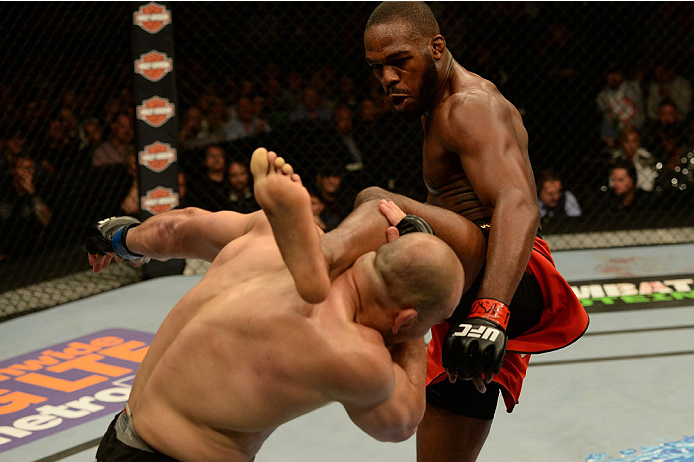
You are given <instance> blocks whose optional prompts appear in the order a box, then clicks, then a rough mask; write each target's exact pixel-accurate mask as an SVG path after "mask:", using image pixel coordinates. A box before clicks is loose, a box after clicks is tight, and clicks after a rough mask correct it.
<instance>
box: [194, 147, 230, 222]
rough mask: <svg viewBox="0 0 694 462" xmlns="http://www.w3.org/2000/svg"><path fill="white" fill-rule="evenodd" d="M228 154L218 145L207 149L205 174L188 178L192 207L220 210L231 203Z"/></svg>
mask: <svg viewBox="0 0 694 462" xmlns="http://www.w3.org/2000/svg"><path fill="white" fill-rule="evenodd" d="M226 163H227V161H226V155H225V153H224V150H223V149H222V148H221V147H219V146H217V145H212V146H209V147H208V148H207V149H206V150H205V160H204V166H205V174H204V176H203V177H202V178H195V177H190V178H188V180H189V181H188V185H187V186H188V200H189V204H190V205H191V206H192V207H199V208H201V209H205V210H209V211H211V212H218V211H220V210H227V209H228V205H229V183H228V182H227V180H226V175H227V169H226Z"/></svg>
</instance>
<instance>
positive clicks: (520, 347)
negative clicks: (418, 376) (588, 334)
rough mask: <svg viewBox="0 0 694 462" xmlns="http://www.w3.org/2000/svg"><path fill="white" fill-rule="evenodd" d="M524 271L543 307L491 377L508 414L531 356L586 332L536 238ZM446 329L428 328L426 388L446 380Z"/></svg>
mask: <svg viewBox="0 0 694 462" xmlns="http://www.w3.org/2000/svg"><path fill="white" fill-rule="evenodd" d="M525 271H526V273H530V274H531V275H532V276H534V277H535V279H536V280H537V282H538V284H539V286H540V291H541V292H542V299H543V305H544V307H543V310H542V316H541V318H540V322H539V323H538V324H536V325H535V326H533V327H531V328H530V329H528V330H527V331H525V332H523V333H522V334H520V335H518V336H517V337H515V338H511V339H509V340H508V346H507V349H506V356H505V358H504V362H503V364H502V365H501V371H500V372H499V373H498V374H496V375H495V376H494V379H493V381H494V382H496V383H498V384H499V385H501V394H502V396H503V397H504V403H505V404H506V410H507V411H508V412H511V411H512V410H513V408H514V406H515V405H516V404H518V398H519V397H520V392H521V387H522V386H523V379H524V378H525V374H526V372H527V369H528V363H529V362H530V356H531V353H547V352H549V351H554V350H558V349H560V348H564V347H565V346H568V345H570V344H572V343H573V342H575V341H576V340H578V339H579V338H580V337H581V336H582V335H583V334H584V333H585V331H586V329H588V321H589V320H588V314H587V313H586V311H585V309H584V308H583V306H582V305H581V303H580V302H579V301H578V298H577V297H576V294H574V292H573V290H572V289H571V286H569V284H568V283H567V282H566V280H565V279H564V278H563V277H562V275H561V274H559V271H557V269H556V267H555V266H554V260H553V259H552V254H551V253H550V250H549V246H548V245H547V243H546V242H545V241H544V240H543V239H542V238H540V237H536V238H535V243H534V245H533V252H532V255H531V256H530V261H529V262H528V266H527V267H526V269H525ZM512 315H513V314H512ZM449 328H450V324H449V323H448V321H444V322H442V323H439V324H437V325H435V326H433V327H432V328H431V341H430V342H429V346H428V347H427V385H431V384H433V383H436V382H440V381H442V380H445V379H447V375H446V371H445V370H444V368H443V366H442V365H441V345H442V344H443V339H444V337H445V336H446V333H447V332H448V329H449Z"/></svg>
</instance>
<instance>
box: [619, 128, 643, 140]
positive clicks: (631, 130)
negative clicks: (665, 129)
mask: <svg viewBox="0 0 694 462" xmlns="http://www.w3.org/2000/svg"><path fill="white" fill-rule="evenodd" d="M632 133H636V134H637V135H639V138H640V137H641V133H639V129H638V128H636V126H635V125H626V126H625V127H624V128H622V130H621V131H620V132H619V142H620V143H624V142H625V141H626V140H627V138H629V135H631V134H632Z"/></svg>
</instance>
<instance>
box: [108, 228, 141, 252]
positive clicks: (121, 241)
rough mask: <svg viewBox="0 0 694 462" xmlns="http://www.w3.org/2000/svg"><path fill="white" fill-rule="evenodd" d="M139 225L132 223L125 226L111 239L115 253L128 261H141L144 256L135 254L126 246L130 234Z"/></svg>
mask: <svg viewBox="0 0 694 462" xmlns="http://www.w3.org/2000/svg"><path fill="white" fill-rule="evenodd" d="M138 225H139V223H132V224H129V225H126V226H123V227H122V228H120V229H119V230H118V231H116V232H115V234H114V235H113V237H112V238H111V246H112V247H113V252H114V253H115V254H116V255H118V256H119V257H121V258H124V259H126V260H139V259H140V258H142V257H143V256H144V255H140V254H136V253H133V252H132V251H131V250H130V249H129V248H128V246H127V244H126V239H127V236H128V232H129V231H130V230H131V229H132V228H134V227H135V226H138Z"/></svg>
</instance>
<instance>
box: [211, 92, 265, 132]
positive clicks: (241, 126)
mask: <svg viewBox="0 0 694 462" xmlns="http://www.w3.org/2000/svg"><path fill="white" fill-rule="evenodd" d="M235 109H236V117H235V118H233V119H231V120H230V121H229V122H227V123H226V124H224V126H223V127H222V129H221V134H222V136H223V137H224V139H225V140H227V141H233V140H238V139H241V138H247V137H250V136H256V135H260V134H263V133H268V132H270V131H271V128H270V126H269V125H268V124H267V122H266V121H265V120H264V119H261V118H260V117H258V116H257V115H256V112H255V106H254V105H253V100H252V99H251V98H248V97H245V96H243V97H241V98H239V100H238V102H237V103H236V108H235Z"/></svg>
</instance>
